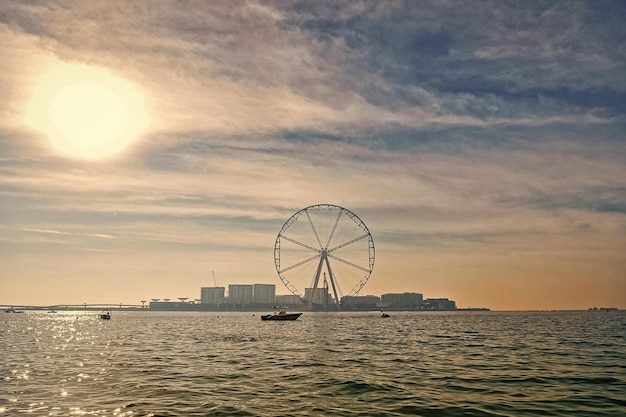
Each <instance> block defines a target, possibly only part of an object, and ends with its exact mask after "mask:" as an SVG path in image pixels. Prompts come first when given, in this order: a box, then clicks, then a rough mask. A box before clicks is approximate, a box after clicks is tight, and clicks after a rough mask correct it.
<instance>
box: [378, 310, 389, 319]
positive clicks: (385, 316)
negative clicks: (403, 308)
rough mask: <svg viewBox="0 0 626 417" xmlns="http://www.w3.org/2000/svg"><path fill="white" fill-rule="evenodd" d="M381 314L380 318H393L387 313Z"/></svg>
mask: <svg viewBox="0 0 626 417" xmlns="http://www.w3.org/2000/svg"><path fill="white" fill-rule="evenodd" d="M380 313H381V314H380V317H382V318H387V317H391V316H390V315H389V314H387V313H385V312H384V311H381V312H380Z"/></svg>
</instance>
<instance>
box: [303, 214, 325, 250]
mask: <svg viewBox="0 0 626 417" xmlns="http://www.w3.org/2000/svg"><path fill="white" fill-rule="evenodd" d="M304 213H305V214H306V218H307V219H309V224H310V225H311V229H313V233H314V234H315V239H317V244H318V245H320V248H321V247H322V241H321V240H320V237H319V236H318V234H317V230H315V226H313V220H311V216H310V215H309V211H308V210H306V211H305V212H304Z"/></svg>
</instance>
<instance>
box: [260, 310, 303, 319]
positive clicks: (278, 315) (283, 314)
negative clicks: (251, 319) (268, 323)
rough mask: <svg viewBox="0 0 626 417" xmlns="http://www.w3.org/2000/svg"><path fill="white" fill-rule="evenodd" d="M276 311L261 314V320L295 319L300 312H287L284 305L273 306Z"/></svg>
mask: <svg viewBox="0 0 626 417" xmlns="http://www.w3.org/2000/svg"><path fill="white" fill-rule="evenodd" d="M274 309H276V310H277V311H275V312H274V314H266V315H264V316H261V320H297V319H298V317H300V316H301V315H302V313H287V308H285V307H274Z"/></svg>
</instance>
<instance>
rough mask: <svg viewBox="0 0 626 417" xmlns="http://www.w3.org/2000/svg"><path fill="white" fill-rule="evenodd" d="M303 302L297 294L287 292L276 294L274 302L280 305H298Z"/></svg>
mask: <svg viewBox="0 0 626 417" xmlns="http://www.w3.org/2000/svg"><path fill="white" fill-rule="evenodd" d="M303 302H304V301H303V300H302V297H300V296H299V295H293V294H288V295H277V296H276V304H278V305H280V306H299V305H302V303H303Z"/></svg>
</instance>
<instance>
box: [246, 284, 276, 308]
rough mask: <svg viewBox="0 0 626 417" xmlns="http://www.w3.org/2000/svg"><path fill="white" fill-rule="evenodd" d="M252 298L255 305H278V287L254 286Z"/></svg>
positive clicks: (270, 285) (272, 285) (271, 285)
mask: <svg viewBox="0 0 626 417" xmlns="http://www.w3.org/2000/svg"><path fill="white" fill-rule="evenodd" d="M252 297H253V302H254V304H274V303H276V285H274V284H254V285H253V286H252Z"/></svg>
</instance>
